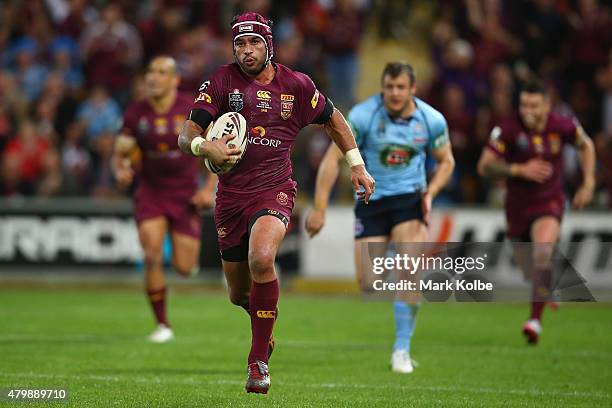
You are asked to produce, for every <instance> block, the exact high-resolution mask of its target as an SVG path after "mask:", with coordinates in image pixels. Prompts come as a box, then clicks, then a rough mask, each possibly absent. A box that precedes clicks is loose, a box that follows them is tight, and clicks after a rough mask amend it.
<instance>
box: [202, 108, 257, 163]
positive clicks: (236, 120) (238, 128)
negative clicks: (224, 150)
mask: <svg viewBox="0 0 612 408" xmlns="http://www.w3.org/2000/svg"><path fill="white" fill-rule="evenodd" d="M225 135H236V137H235V138H234V139H232V140H230V141H229V142H228V143H227V147H229V148H232V149H233V148H238V149H240V154H239V155H238V157H237V160H236V161H232V162H227V163H225V164H224V165H222V166H216V165H214V164H213V163H211V162H210V160H208V159H204V165H205V166H206V168H207V169H208V170H210V171H211V172H213V173H215V174H224V173H227V172H228V171H230V170H231V169H233V168H234V166H236V164H238V162H239V161H240V159H242V156H243V155H244V152H245V151H246V148H247V145H248V139H247V135H248V132H247V123H246V119H245V118H244V116H242V115H241V114H240V113H238V112H227V113H224V114H223V115H221V116H220V117H219V118H218V119H217V120H216V121H215V123H213V125H212V127H211V129H210V131H209V132H208V134H206V140H207V141H209V142H212V141H214V140H217V139H221V138H222V137H223V136H225Z"/></svg>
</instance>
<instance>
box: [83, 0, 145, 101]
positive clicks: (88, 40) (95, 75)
mask: <svg viewBox="0 0 612 408" xmlns="http://www.w3.org/2000/svg"><path fill="white" fill-rule="evenodd" d="M81 49H82V53H83V58H84V60H85V63H86V71H87V82H88V83H89V84H90V85H104V86H106V87H107V88H108V89H109V90H110V91H111V93H112V94H113V95H114V96H115V97H117V98H118V99H119V100H120V101H121V102H126V99H127V96H128V90H129V84H130V79H131V76H132V74H133V73H134V72H136V69H137V68H138V64H139V63H140V62H141V57H142V44H141V41H140V37H139V35H138V31H137V30H136V29H135V28H134V26H133V25H131V24H129V23H128V22H126V21H125V20H124V19H123V13H122V11H121V7H120V6H119V5H118V4H116V3H109V4H108V5H106V6H105V7H104V10H103V11H102V20H101V21H97V22H95V23H94V24H91V25H90V26H88V27H87V29H86V30H85V32H84V33H83V37H82V39H81Z"/></svg>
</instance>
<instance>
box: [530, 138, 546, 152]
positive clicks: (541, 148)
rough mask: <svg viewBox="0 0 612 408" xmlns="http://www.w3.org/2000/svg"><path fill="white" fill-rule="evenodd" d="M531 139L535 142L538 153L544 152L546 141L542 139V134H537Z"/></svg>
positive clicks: (534, 146) (534, 145)
mask: <svg viewBox="0 0 612 408" xmlns="http://www.w3.org/2000/svg"><path fill="white" fill-rule="evenodd" d="M531 141H532V142H533V148H534V149H535V151H536V153H544V141H543V140H542V136H540V135H535V136H534V137H532V138H531Z"/></svg>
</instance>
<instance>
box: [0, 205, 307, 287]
mask: <svg viewBox="0 0 612 408" xmlns="http://www.w3.org/2000/svg"><path fill="white" fill-rule="evenodd" d="M132 211H133V206H132V202H131V200H129V199H117V200H95V199H88V198H70V199H64V198H62V199H39V198H28V199H24V198H11V199H4V200H1V201H0V272H1V271H2V270H3V269H4V270H6V269H7V268H2V266H5V267H7V266H10V267H11V268H10V269H11V270H12V271H14V270H15V268H17V269H18V268H19V267H20V266H24V267H29V268H30V269H31V267H32V266H43V265H44V266H58V267H67V268H69V267H80V266H96V267H97V266H114V267H115V266H119V267H134V266H136V267H140V266H141V264H142V249H141V247H140V243H139V241H138V232H137V229H136V223H135V221H134V219H133V217H132ZM202 215H203V218H204V222H203V228H202V237H203V243H202V251H201V253H200V264H201V266H202V268H203V270H204V271H205V272H206V273H210V274H216V275H220V268H221V259H220V257H219V249H218V246H217V239H216V229H215V226H214V222H213V216H212V212H211V211H204V212H203V214H202ZM292 225H295V226H298V225H299V218H298V217H297V216H296V217H295V219H292ZM298 233H299V231H298V229H297V228H291V231H289V233H288V235H287V239H286V240H285V242H284V245H283V248H282V249H281V253H280V254H279V259H278V262H279V265H280V267H281V268H282V270H283V271H284V272H285V273H289V274H290V273H297V269H298V250H299V245H298V241H299V234H298ZM164 256H165V262H166V264H169V260H170V251H169V248H165V250H164ZM40 270H41V271H45V270H46V269H44V268H41V269H40ZM58 271H61V268H53V272H58Z"/></svg>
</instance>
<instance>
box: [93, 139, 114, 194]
mask: <svg viewBox="0 0 612 408" xmlns="http://www.w3.org/2000/svg"><path fill="white" fill-rule="evenodd" d="M114 143H115V138H114V134H113V133H106V132H105V133H102V134H101V135H100V136H99V137H98V139H97V140H96V143H95V146H94V149H95V151H96V153H97V159H96V161H95V168H94V175H95V177H94V179H93V187H92V190H91V194H92V195H93V196H94V197H99V198H112V197H116V196H118V195H119V193H118V191H117V189H116V188H115V178H114V176H113V172H112V166H111V158H112V156H113V145H114Z"/></svg>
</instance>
